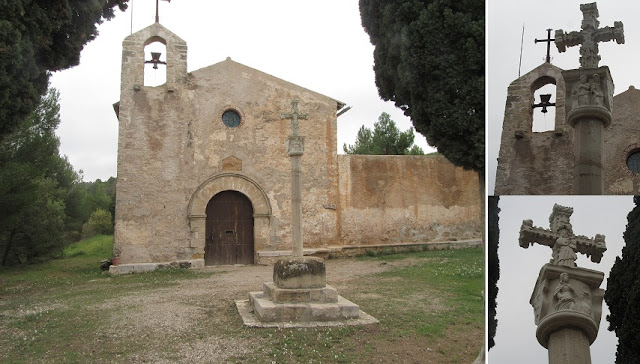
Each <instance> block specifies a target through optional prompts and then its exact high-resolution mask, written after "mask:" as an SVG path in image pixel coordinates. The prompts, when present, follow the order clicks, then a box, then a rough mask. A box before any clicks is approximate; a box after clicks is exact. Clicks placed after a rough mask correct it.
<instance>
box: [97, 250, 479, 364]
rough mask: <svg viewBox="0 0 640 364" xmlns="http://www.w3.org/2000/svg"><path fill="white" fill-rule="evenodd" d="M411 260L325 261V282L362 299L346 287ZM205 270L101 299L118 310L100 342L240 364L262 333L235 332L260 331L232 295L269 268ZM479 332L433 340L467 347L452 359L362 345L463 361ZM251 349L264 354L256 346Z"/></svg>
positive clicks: (387, 344) (256, 282)
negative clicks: (118, 317) (248, 323)
mask: <svg viewBox="0 0 640 364" xmlns="http://www.w3.org/2000/svg"><path fill="white" fill-rule="evenodd" d="M411 264H415V260H414V259H412V258H409V259H403V260H399V261H392V262H381V261H377V260H354V259H336V260H327V261H326V268H327V283H328V284H330V285H332V286H334V287H335V288H336V289H337V290H338V293H339V294H341V295H342V296H344V297H346V298H347V299H351V300H353V301H354V302H356V303H359V302H358V301H359V300H363V299H366V297H365V296H362V297H357V296H356V297H354V296H353V294H352V291H351V286H352V285H353V283H354V282H356V281H357V280H358V279H359V278H361V277H365V276H371V275H373V274H376V273H379V272H383V271H386V270H389V269H393V268H395V267H400V266H406V265H411ZM205 269H206V270H208V271H211V272H215V274H213V275H211V276H209V277H206V278H201V279H191V280H184V281H180V282H179V283H178V285H177V286H172V287H170V288H162V289H155V290H153V291H151V292H148V293H147V294H144V295H141V294H140V293H139V292H137V293H136V294H133V293H132V294H127V293H126V292H125V293H123V295H121V296H119V297H114V298H113V299H111V300H110V301H108V302H107V303H106V304H103V305H104V306H103V307H102V309H109V310H114V311H116V312H122V313H123V318H124V319H123V320H122V321H120V323H119V324H118V325H115V326H113V327H111V328H110V329H109V330H108V332H107V333H106V335H105V338H104V339H105V341H106V342H107V343H108V342H113V341H112V340H126V341H128V342H131V345H134V346H136V350H134V351H135V352H137V353H138V354H136V355H135V356H134V357H131V356H130V355H127V354H126V353H124V352H123V353H122V355H123V358H122V359H126V360H128V361H130V360H133V361H136V362H154V363H170V362H184V363H212V362H215V363H217V362H227V361H239V362H242V358H243V357H246V358H255V356H256V355H255V354H256V348H261V347H263V346H265V345H263V344H264V342H263V340H264V339H263V338H262V337H261V335H256V334H255V333H246V332H244V331H243V330H268V329H245V328H243V326H242V321H241V319H240V317H239V315H238V313H237V312H236V311H235V307H234V305H233V303H234V301H235V300H240V299H246V298H247V293H248V292H249V291H260V290H262V284H263V283H264V282H268V281H272V269H273V268H272V266H221V267H207V268H205ZM125 279H126V278H125ZM434 304H437V302H434ZM379 319H380V318H379ZM378 325H379V324H378ZM364 330H365V331H364V333H366V334H367V335H366V336H367V337H380V336H384V333H383V332H382V331H381V329H380V328H379V327H378V326H377V325H371V326H370V327H367V328H366V329H364ZM230 333H231V335H230ZM482 335H483V333H482V332H481V331H480V330H478V332H475V333H473V335H472V336H473V337H472V338H457V337H453V338H449V337H446V338H444V339H443V340H444V341H445V343H444V344H443V343H440V344H439V345H446V346H451V348H449V349H451V350H459V351H466V352H468V354H467V355H464V356H463V357H464V359H463V360H462V361H458V360H454V361H452V360H450V359H449V358H447V354H446V352H447V350H444V351H443V350H441V349H436V348H431V347H429V345H425V342H424V341H423V340H422V339H420V338H416V337H412V336H409V337H407V338H403V339H401V340H399V339H397V338H391V339H390V340H386V339H385V338H384V337H382V338H381V339H376V340H375V342H374V343H364V342H363V343H362V345H365V344H369V345H373V346H374V347H375V351H376V353H379V354H376V355H375V359H369V360H368V361H367V362H379V363H392V362H395V363H443V362H446V363H452V362H461V363H467V362H468V363H470V362H471V361H473V359H474V358H475V356H476V355H477V353H478V350H479V348H480V347H481V343H482V340H483V339H482ZM107 338H108V339H107ZM158 338H162V340H158ZM356 340H360V339H359V338H356ZM159 342H160V343H161V342H165V343H166V342H172V343H176V342H179V343H180V344H178V345H177V346H176V349H172V350H173V351H175V353H173V354H172V355H169V356H167V353H166V351H165V350H164V348H162V347H158V346H157V345H160V344H158V343H159ZM140 349H142V350H140ZM259 350H263V351H265V352H266V350H265V349H264V348H262V349H259ZM214 358H215V359H214ZM238 358H240V360H238ZM116 359H117V358H116ZM267 359H268V358H266V357H265V361H264V362H271V361H269V360H267ZM371 360H373V361H371ZM252 361H254V360H252Z"/></svg>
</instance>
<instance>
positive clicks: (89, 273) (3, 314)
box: [0, 236, 484, 363]
mask: <svg viewBox="0 0 640 364" xmlns="http://www.w3.org/2000/svg"><path fill="white" fill-rule="evenodd" d="M112 247H113V237H111V236H98V237H94V238H92V239H88V240H84V241H81V242H79V243H76V244H73V245H71V246H69V247H68V248H67V249H66V250H65V254H64V258H62V259H57V260H52V261H49V262H46V263H42V264H38V265H30V266H24V267H15V268H10V269H6V268H5V269H2V270H0V362H12V363H22V362H72V363H73V362H104V361H107V362H117V361H129V362H135V361H140V357H137V355H142V358H144V355H146V354H145V353H148V350H150V349H151V350H152V351H153V352H154V353H156V355H158V358H165V359H167V360H171V361H179V360H182V358H181V357H180V345H181V344H185V343H192V342H197V341H198V340H206V339H207V338H209V337H211V336H212V335H215V336H221V337H224V338H226V339H228V340H230V342H232V343H236V342H237V343H241V342H250V343H251V348H250V351H249V352H248V353H245V354H242V355H236V356H232V357H231V358H228V359H227V360H228V361H230V362H242V363H245V362H248V363H263V362H277V363H296V362H300V363H327V362H329V363H352V362H361V363H368V362H371V361H372V360H374V359H375V360H376V361H381V362H402V361H403V360H409V361H411V355H424V351H419V350H422V349H424V348H426V347H427V346H428V347H429V348H432V350H431V351H429V353H428V355H436V357H435V359H434V360H435V362H451V363H464V362H470V361H471V360H469V353H468V352H467V353H466V354H465V353H462V352H461V349H460V344H459V343H464V342H468V341H469V340H468V338H469V336H473V339H474V340H476V341H474V345H476V346H474V349H473V351H474V353H472V354H471V355H472V356H473V357H475V354H477V349H478V348H480V347H481V345H482V341H481V340H482V339H481V336H482V332H483V322H484V315H483V303H482V302H483V301H482V296H481V291H482V289H483V269H482V266H483V259H482V256H483V254H482V250H480V249H463V250H448V251H418V252H406V253H398V254H393V251H391V250H389V251H387V252H384V253H386V254H381V253H375V254H366V255H367V256H363V257H360V258H358V259H360V260H365V261H370V262H374V263H376V264H378V263H379V264H382V265H385V264H389V265H390V266H391V265H393V266H394V267H393V268H391V269H389V270H387V271H385V272H383V273H378V274H366V275H363V276H358V277H355V278H353V279H352V280H350V281H348V282H345V283H343V286H342V287H341V288H339V293H340V294H341V295H343V296H344V297H346V298H348V299H350V300H352V301H354V302H356V303H357V304H359V305H360V307H361V309H362V310H363V311H365V312H367V313H369V314H371V315H372V316H374V317H376V318H377V319H379V320H380V323H379V324H376V325H371V326H362V327H359V326H348V327H328V328H300V329H247V328H244V327H243V326H242V324H241V320H240V318H239V316H238V314H237V312H236V310H235V307H234V305H233V303H232V302H230V301H229V302H226V301H224V302H222V301H218V303H214V302H201V301H198V300H195V301H193V302H191V301H189V302H187V303H186V304H187V305H195V306H197V307H198V309H200V310H201V311H200V312H201V316H200V319H198V321H197V322H195V323H192V324H191V325H192V326H190V328H189V330H186V331H184V332H182V333H178V334H175V333H172V332H171V330H169V331H163V330H152V331H149V332H146V331H145V334H144V335H140V331H134V333H127V332H125V331H122V332H120V331H118V335H117V336H109V335H107V334H104V333H103V330H104V328H106V327H110V326H112V325H114V322H115V323H116V325H117V323H118V322H119V320H121V319H122V317H128V312H129V311H128V310H131V312H138V311H137V310H138V309H139V307H136V306H135V304H131V303H128V304H126V305H125V306H123V305H122V304H119V305H115V306H114V307H112V306H110V303H111V302H112V301H114V298H115V301H116V302H120V301H118V297H119V296H121V295H128V296H131V297H142V296H144V295H146V294H147V293H151V292H154V291H155V290H158V289H165V288H170V287H173V286H176V285H178V284H180V282H181V281H184V280H188V279H189V280H191V279H195V280H197V279H202V278H206V277H210V276H211V275H213V274H216V273H214V272H212V271H210V270H183V269H170V270H161V271H155V272H151V273H145V274H132V275H126V276H110V275H109V274H107V273H105V272H102V271H100V269H99V262H100V260H102V259H106V258H108V257H110V256H111V251H112ZM127 302H129V301H127ZM134 302H135V300H134ZM127 305H128V306H127ZM221 305H222V306H221ZM195 306H194V307H195ZM220 307H222V308H221V309H220ZM112 335H113V334H112ZM478 335H480V338H477V336H478ZM476 342H477V344H476ZM145 350H147V351H145ZM416 351H417V352H416ZM402 355H405V357H403V356H402ZM407 355H409V356H407ZM465 355H466V356H465ZM403 358H404V359H403ZM146 360H147V361H154V359H153V358H152V359H149V358H147V359H146Z"/></svg>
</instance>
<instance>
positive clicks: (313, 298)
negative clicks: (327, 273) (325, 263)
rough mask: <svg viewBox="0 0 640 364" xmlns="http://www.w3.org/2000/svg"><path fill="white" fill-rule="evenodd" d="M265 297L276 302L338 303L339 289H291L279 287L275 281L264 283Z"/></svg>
mask: <svg viewBox="0 0 640 364" xmlns="http://www.w3.org/2000/svg"><path fill="white" fill-rule="evenodd" d="M263 290H264V291H263V292H264V295H265V297H267V298H268V299H270V300H271V301H273V302H275V303H304V302H315V303H336V302H338V291H337V290H336V289H335V288H333V287H331V286H325V287H324V288H306V289H289V288H278V287H276V285H275V283H273V282H267V283H265V284H264V285H263Z"/></svg>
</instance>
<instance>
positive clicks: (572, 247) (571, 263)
mask: <svg viewBox="0 0 640 364" xmlns="http://www.w3.org/2000/svg"><path fill="white" fill-rule="evenodd" d="M571 214H573V208H571V207H565V206H560V205H558V204H555V205H554V206H553V212H551V216H549V225H550V229H543V228H540V227H536V226H533V221H532V220H524V221H522V225H521V226H520V239H519V243H520V246H521V247H523V248H528V247H529V246H530V245H533V244H534V243H538V244H540V245H546V246H548V247H550V248H551V249H552V259H551V262H550V263H551V264H554V265H560V266H566V267H575V266H576V259H577V256H576V253H582V254H586V255H587V257H591V261H592V262H595V263H600V259H602V254H603V253H604V252H605V251H606V250H607V247H606V245H605V242H604V235H600V234H596V236H595V237H594V238H588V237H586V236H584V235H574V234H573V228H572V227H571V222H570V221H569V218H570V217H571Z"/></svg>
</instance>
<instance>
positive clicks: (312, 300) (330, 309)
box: [236, 257, 378, 327]
mask: <svg viewBox="0 0 640 364" xmlns="http://www.w3.org/2000/svg"><path fill="white" fill-rule="evenodd" d="M273 277H274V281H273V282H268V283H265V284H264V285H263V290H262V291H257V292H249V300H243V301H236V306H237V307H238V312H239V313H240V315H241V316H242V319H243V321H244V324H245V325H247V326H262V327H274V326H277V327H312V326H339V325H362V324H369V323H376V322H378V320H376V319H375V318H373V317H371V316H369V315H367V314H366V313H364V312H362V311H360V307H359V306H358V305H356V304H355V303H353V302H351V301H349V300H347V299H345V298H343V297H341V296H339V295H338V291H336V289H335V288H333V287H331V286H328V285H326V279H325V267H324V261H323V260H322V259H320V258H315V257H295V258H293V257H289V258H285V259H280V260H278V262H276V264H275V265H274V268H273Z"/></svg>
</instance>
